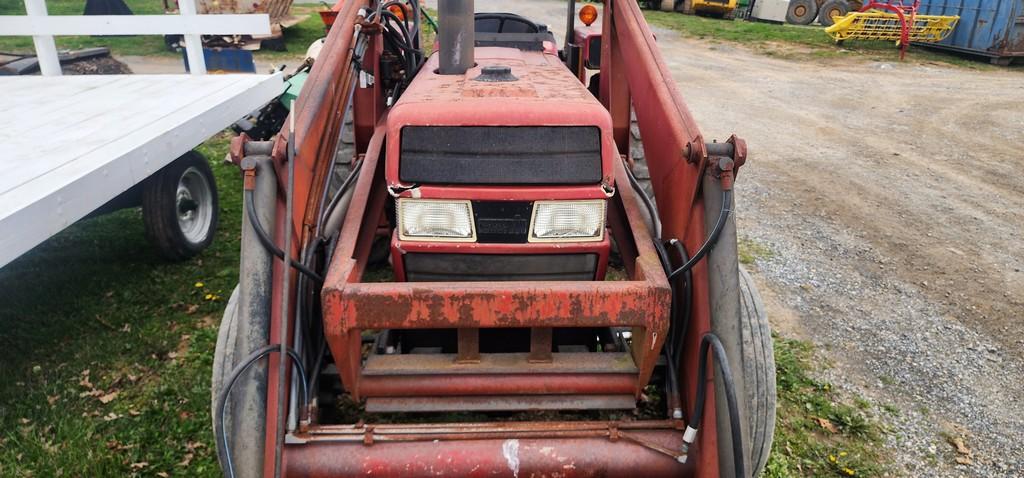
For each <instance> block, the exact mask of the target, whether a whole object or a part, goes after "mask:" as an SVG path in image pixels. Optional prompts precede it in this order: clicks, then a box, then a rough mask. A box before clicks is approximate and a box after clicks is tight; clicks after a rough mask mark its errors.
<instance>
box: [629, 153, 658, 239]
mask: <svg viewBox="0 0 1024 478" xmlns="http://www.w3.org/2000/svg"><path fill="white" fill-rule="evenodd" d="M623 166H624V167H625V169H626V177H627V178H628V179H629V185H630V186H632V187H633V191H635V192H636V194H637V196H640V201H641V202H643V203H644V206H645V207H647V213H648V214H650V216H651V224H653V225H654V230H653V231H651V232H652V233H654V237H661V218H660V217H659V216H658V208H657V207H656V206H655V205H654V201H651V197H650V196H648V195H647V191H644V188H642V187H641V186H640V182H639V181H637V180H636V176H634V175H633V170H632V169H631V168H630V167H629V165H628V164H626V165H623Z"/></svg>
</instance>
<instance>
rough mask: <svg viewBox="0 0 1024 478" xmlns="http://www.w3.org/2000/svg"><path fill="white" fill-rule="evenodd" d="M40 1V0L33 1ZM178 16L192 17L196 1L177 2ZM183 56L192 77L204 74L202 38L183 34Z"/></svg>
mask: <svg viewBox="0 0 1024 478" xmlns="http://www.w3.org/2000/svg"><path fill="white" fill-rule="evenodd" d="M34 1H40V2H41V1H42V0H34ZM178 14H179V15H182V16H194V15H195V14H196V0H178ZM184 37H185V56H186V57H187V58H188V69H189V72H191V73H192V74H193V75H205V74H206V58H204V57H203V37H202V36H201V35H189V34H185V35H184Z"/></svg>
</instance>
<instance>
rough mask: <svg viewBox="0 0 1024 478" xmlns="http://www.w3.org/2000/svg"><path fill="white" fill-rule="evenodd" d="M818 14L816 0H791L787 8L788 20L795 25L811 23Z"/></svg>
mask: <svg viewBox="0 0 1024 478" xmlns="http://www.w3.org/2000/svg"><path fill="white" fill-rule="evenodd" d="M817 16H818V4H817V3H815V1H814V0H790V2H789V7H788V8H786V22H787V23H792V24H794V25H810V24H811V22H813V21H814V19H815V18H817Z"/></svg>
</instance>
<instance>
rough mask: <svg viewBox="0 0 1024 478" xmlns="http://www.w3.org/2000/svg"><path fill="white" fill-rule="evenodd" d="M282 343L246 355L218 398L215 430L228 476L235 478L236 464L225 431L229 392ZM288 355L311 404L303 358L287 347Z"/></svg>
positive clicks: (279, 347) (305, 402)
mask: <svg viewBox="0 0 1024 478" xmlns="http://www.w3.org/2000/svg"><path fill="white" fill-rule="evenodd" d="M280 350H281V345H280V344H269V345H265V346H263V347H262V348H259V349H257V350H256V351H254V352H253V353H251V354H250V355H249V356H248V357H246V359H245V361H244V362H240V363H239V364H238V365H236V366H235V368H234V369H233V370H232V371H231V375H230V378H228V382H227V386H225V387H224V391H222V392H221V393H220V397H218V398H217V417H216V418H217V423H218V424H220V430H214V432H215V435H218V436H216V437H215V439H216V440H218V441H220V442H221V443H222V444H223V445H224V461H225V462H226V464H227V466H226V467H225V468H226V470H225V471H226V472H227V476H228V478H235V464H234V462H233V461H231V444H230V443H229V442H228V435H227V433H225V428H226V424H225V423H224V415H226V414H227V410H226V409H227V403H228V394H230V393H231V389H232V388H233V387H234V386H235V382H237V381H238V378H239V377H241V376H242V373H244V372H245V371H246V370H248V369H249V367H251V366H252V365H253V364H254V363H256V361H257V360H259V359H261V358H263V357H265V356H267V355H270V354H272V353H274V352H280ZM287 351H288V356H289V357H291V358H292V365H293V366H294V367H295V368H297V369H298V373H299V376H300V377H302V396H303V404H304V405H309V388H308V384H307V383H306V370H305V369H304V368H303V366H302V360H300V358H299V354H297V353H295V351H294V350H292V349H287Z"/></svg>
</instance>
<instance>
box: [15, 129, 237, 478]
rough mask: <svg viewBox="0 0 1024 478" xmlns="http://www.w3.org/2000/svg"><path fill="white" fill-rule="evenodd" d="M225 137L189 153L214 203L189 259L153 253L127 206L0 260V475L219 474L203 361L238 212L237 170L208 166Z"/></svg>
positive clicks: (225, 284)
mask: <svg viewBox="0 0 1024 478" xmlns="http://www.w3.org/2000/svg"><path fill="white" fill-rule="evenodd" d="M227 139H228V138H227V137H226V136H219V137H217V138H215V139H212V140H211V141H209V142H207V143H206V144H204V145H203V146H201V147H200V148H199V151H201V152H202V153H203V154H204V155H205V156H206V157H207V158H208V159H209V160H210V163H211V166H212V167H213V170H214V173H215V175H216V176H217V181H218V187H219V188H220V201H221V202H220V206H221V214H220V228H219V230H218V232H217V238H216V240H215V241H214V243H213V245H212V246H211V247H210V248H209V249H208V250H207V251H206V252H205V253H203V254H202V255H201V256H200V257H198V258H196V259H193V260H190V261H187V262H183V263H170V262H165V261H163V260H161V259H160V258H159V256H158V255H157V253H156V251H155V250H154V249H153V248H152V247H150V245H149V244H148V243H147V242H146V241H145V239H144V238H143V227H142V219H141V214H140V213H139V211H138V210H137V209H130V210H124V211H121V212H118V213H115V214H111V215H107V216H101V217H97V218H94V219H87V220H83V221H80V222H78V223H76V224H74V225H73V226H71V227H69V228H68V229H67V230H65V231H63V232H61V233H60V234H58V235H56V236H54V237H53V238H51V239H50V240H48V241H46V242H45V243H43V244H42V245H40V246H38V247H37V248H35V249H34V250H32V251H31V252H29V253H28V254H26V255H25V256H22V257H21V258H19V259H18V260H16V261H15V262H13V263H11V264H9V265H7V266H6V267H4V268H3V269H0V291H3V292H2V295H3V300H2V301H0V304H2V305H0V330H3V333H2V334H0V376H2V377H3V380H0V430H2V431H0V476H5V477H6V476H13V477H20V476H37V477H43V476H47V477H49V476H130V475H141V476H160V475H159V473H167V474H168V475H171V476H218V475H219V473H220V472H219V468H218V466H217V464H216V458H215V453H214V450H213V443H212V438H211V437H212V433H211V431H210V416H209V412H208V409H209V405H210V367H211V364H212V355H213V348H214V344H215V342H216V335H217V324H218V323H219V321H220V314H221V309H222V307H223V301H224V300H226V297H227V296H228V295H229V294H230V291H231V288H232V287H233V286H234V285H235V283H236V282H237V277H238V250H239V242H238V234H239V233H238V231H239V228H240V211H241V207H240V194H239V191H240V178H239V175H238V171H237V169H236V168H235V167H234V166H225V165H223V164H221V159H222V158H223V157H224V154H225V152H226V151H227V147H228V143H227ZM197 283H202V286H201V287H197ZM207 294H212V295H213V296H215V297H213V300H209V299H207ZM113 392H117V395H116V397H113V399H112V400H109V402H108V403H106V404H104V403H103V402H102V401H101V400H100V398H101V397H103V396H104V395H107V394H112V393H113ZM103 398H104V399H106V398H110V396H107V397H103Z"/></svg>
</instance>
